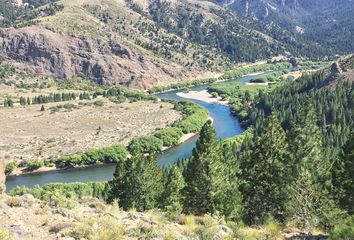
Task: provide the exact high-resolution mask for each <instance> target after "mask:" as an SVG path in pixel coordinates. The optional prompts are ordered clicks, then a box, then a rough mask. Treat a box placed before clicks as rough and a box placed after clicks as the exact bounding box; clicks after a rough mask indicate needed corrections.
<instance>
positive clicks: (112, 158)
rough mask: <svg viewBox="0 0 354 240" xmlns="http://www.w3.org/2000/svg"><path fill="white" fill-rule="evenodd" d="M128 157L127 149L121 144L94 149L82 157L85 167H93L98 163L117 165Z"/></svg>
mask: <svg viewBox="0 0 354 240" xmlns="http://www.w3.org/2000/svg"><path fill="white" fill-rule="evenodd" d="M127 156H128V151H127V149H126V148H125V147H124V146H123V145H120V144H117V145H114V146H111V147H105V148H101V149H92V150H89V151H87V152H85V153H84V154H83V155H82V163H83V164H85V165H93V164H98V163H117V162H118V161H121V160H124V159H126V158H127Z"/></svg>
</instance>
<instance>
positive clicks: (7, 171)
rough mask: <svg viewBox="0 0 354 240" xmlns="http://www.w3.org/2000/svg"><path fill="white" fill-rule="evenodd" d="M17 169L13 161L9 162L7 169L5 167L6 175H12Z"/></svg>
mask: <svg viewBox="0 0 354 240" xmlns="http://www.w3.org/2000/svg"><path fill="white" fill-rule="evenodd" d="M15 168H16V162H14V161H12V162H9V163H7V164H6V167H5V174H6V175H8V174H11V173H12V172H13V171H14V170H15Z"/></svg>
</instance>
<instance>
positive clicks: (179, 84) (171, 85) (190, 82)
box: [149, 78, 217, 93]
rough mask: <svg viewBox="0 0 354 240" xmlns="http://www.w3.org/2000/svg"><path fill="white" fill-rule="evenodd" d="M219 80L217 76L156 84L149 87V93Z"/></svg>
mask: <svg viewBox="0 0 354 240" xmlns="http://www.w3.org/2000/svg"><path fill="white" fill-rule="evenodd" d="M215 81H217V78H205V79H194V80H190V81H183V82H180V83H172V84H170V85H167V86H156V87H152V88H150V89H149V93H161V92H164V91H168V90H177V89H182V88H189V87H194V86H198V85H204V84H210V83H213V82H215Z"/></svg>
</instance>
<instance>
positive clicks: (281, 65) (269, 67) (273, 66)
mask: <svg viewBox="0 0 354 240" xmlns="http://www.w3.org/2000/svg"><path fill="white" fill-rule="evenodd" d="M290 67H292V64H291V63H289V62H278V63H267V64H259V65H254V66H250V67H240V68H237V69H235V70H230V71H227V72H225V73H224V75H223V76H222V77H221V78H222V79H235V78H240V77H242V76H244V75H247V74H251V73H257V72H266V71H275V70H284V69H286V68H290Z"/></svg>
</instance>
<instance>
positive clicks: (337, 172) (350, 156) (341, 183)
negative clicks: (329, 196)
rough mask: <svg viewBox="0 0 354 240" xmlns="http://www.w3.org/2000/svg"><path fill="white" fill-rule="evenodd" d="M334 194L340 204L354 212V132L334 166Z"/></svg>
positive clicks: (348, 210) (350, 212) (349, 211)
mask: <svg viewBox="0 0 354 240" xmlns="http://www.w3.org/2000/svg"><path fill="white" fill-rule="evenodd" d="M332 172H333V185H334V186H333V188H334V192H333V195H334V196H336V198H337V199H338V201H339V203H340V206H341V207H342V208H343V209H344V210H346V211H347V212H348V213H349V214H351V215H353V214H354V204H353V203H354V133H352V135H351V137H350V138H349V140H348V142H347V144H346V145H345V146H344V147H343V151H342V153H341V154H340V156H339V157H338V158H337V161H336V162H335V164H334V166H333V170H332Z"/></svg>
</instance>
